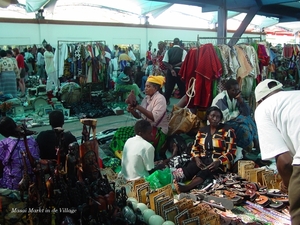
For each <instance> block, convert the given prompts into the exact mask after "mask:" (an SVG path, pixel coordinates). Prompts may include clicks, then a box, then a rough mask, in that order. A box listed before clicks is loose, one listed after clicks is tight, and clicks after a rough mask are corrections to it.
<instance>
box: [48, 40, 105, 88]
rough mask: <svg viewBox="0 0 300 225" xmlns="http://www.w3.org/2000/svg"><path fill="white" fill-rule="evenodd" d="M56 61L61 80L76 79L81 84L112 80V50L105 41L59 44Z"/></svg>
mask: <svg viewBox="0 0 300 225" xmlns="http://www.w3.org/2000/svg"><path fill="white" fill-rule="evenodd" d="M57 46H58V48H57V50H56V51H55V55H54V60H55V64H56V65H55V67H56V68H57V75H58V77H59V78H62V77H63V78H66V79H69V78H75V79H78V80H80V82H81V83H102V84H103V89H104V87H107V84H108V81H109V80H110V77H109V73H110V72H109V71H108V65H109V61H110V53H111V52H110V50H109V49H108V47H107V46H106V42H105V41H85V42H80V41H63V40H59V41H58V42H57Z"/></svg>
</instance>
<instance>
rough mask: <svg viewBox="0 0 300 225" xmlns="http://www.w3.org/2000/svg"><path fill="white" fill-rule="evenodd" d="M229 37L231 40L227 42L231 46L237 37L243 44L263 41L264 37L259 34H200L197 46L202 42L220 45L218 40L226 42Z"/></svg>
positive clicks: (239, 42) (238, 42)
mask: <svg viewBox="0 0 300 225" xmlns="http://www.w3.org/2000/svg"><path fill="white" fill-rule="evenodd" d="M228 39H229V42H228V43H227V44H228V45H229V46H232V42H231V40H232V39H235V40H237V39H238V41H237V42H236V44H241V43H247V44H251V43H253V42H258V41H262V37H261V36H258V37H237V38H234V37H200V36H199V34H198V35H197V46H200V45H201V44H208V43H211V44H213V45H218V43H217V42H218V40H223V42H224V43H225V42H226V41H227V40H228Z"/></svg>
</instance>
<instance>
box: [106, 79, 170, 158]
mask: <svg viewBox="0 0 300 225" xmlns="http://www.w3.org/2000/svg"><path fill="white" fill-rule="evenodd" d="M164 82H165V78H164V77H163V76H149V77H148V79H147V82H146V88H145V94H146V97H145V98H144V99H143V101H142V102H141V104H137V105H135V106H132V105H128V112H130V113H131V114H132V115H133V116H134V117H135V118H137V119H140V118H142V119H144V120H148V121H149V122H150V123H151V125H152V127H153V132H152V133H153V136H154V141H153V146H154V147H155V160H159V159H165V154H164V152H162V151H161V149H162V146H163V145H164V144H165V142H166V139H167V133H168V125H169V124H168V118H167V114H166V112H167V104H166V99H165V97H164V96H163V95H162V94H161V93H160V90H161V88H162V86H163V85H164ZM133 136H134V129H133V127H132V126H131V127H121V128H119V129H118V130H117V131H116V133H115V135H114V137H113V139H112V142H111V144H110V148H111V149H112V150H113V151H114V152H115V151H122V150H123V147H124V144H125V142H126V141H127V139H128V138H130V137H133Z"/></svg>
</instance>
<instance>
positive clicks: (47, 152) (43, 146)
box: [36, 110, 77, 165]
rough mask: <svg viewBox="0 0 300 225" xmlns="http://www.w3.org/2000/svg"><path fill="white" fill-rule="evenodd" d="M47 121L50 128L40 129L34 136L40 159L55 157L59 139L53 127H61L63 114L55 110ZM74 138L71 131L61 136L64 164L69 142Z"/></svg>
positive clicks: (73, 140) (62, 160)
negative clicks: (35, 136)
mask: <svg viewBox="0 0 300 225" xmlns="http://www.w3.org/2000/svg"><path fill="white" fill-rule="evenodd" d="M49 123H50V125H51V127H52V129H51V130H46V131H42V132H40V133H39V135H38V136H37V138H36V141H37V143H38V145H39V149H40V158H41V159H57V154H56V147H57V146H58V145H59V140H58V138H57V135H56V133H55V130H54V129H55V128H62V127H63V125H64V115H63V113H62V112H61V111H59V110H55V111H52V112H51V113H50V114H49ZM76 141H77V140H76V138H75V137H74V135H72V134H71V132H69V131H68V132H64V133H63V137H62V151H63V152H62V153H61V159H60V161H61V162H62V165H64V164H65V159H66V158H65V156H66V155H67V154H68V146H69V144H70V143H73V142H76Z"/></svg>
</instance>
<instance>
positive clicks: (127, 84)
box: [116, 66, 143, 99]
mask: <svg viewBox="0 0 300 225" xmlns="http://www.w3.org/2000/svg"><path fill="white" fill-rule="evenodd" d="M131 76H132V69H131V67H129V66H126V67H125V68H124V71H123V72H121V73H120V74H119V76H118V78H117V84H116V91H123V92H124V91H125V92H128V93H129V92H130V91H131V90H133V91H134V94H135V96H136V97H139V98H140V99H143V97H142V95H141V92H140V88H139V86H138V85H137V84H135V83H134V82H133V79H132V78H131Z"/></svg>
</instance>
